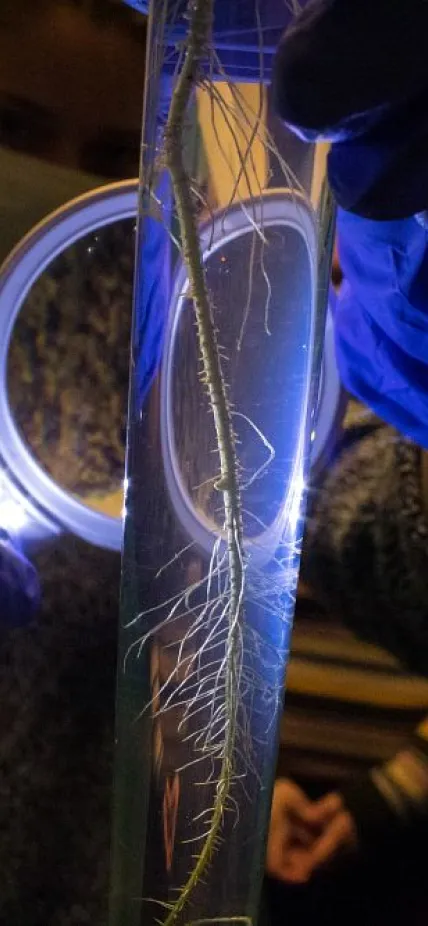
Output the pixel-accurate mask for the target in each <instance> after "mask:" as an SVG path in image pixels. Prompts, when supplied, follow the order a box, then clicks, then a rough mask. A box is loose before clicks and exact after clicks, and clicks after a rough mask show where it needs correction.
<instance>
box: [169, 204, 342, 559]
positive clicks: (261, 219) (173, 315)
mask: <svg viewBox="0 0 428 926" xmlns="http://www.w3.org/2000/svg"><path fill="white" fill-rule="evenodd" d="M258 213H260V215H258ZM250 217H251V222H252V221H253V220H254V222H255V224H257V223H259V224H261V223H263V227H264V228H267V227H274V226H276V227H280V226H287V227H291V228H294V229H295V230H296V232H298V233H299V234H300V235H301V236H302V238H303V240H304V241H305V244H306V249H307V253H308V256H309V262H310V266H311V268H312V287H311V291H312V294H313V299H315V297H316V255H317V225H316V218H315V215H314V212H313V209H312V208H311V207H310V206H309V205H308V203H307V200H306V199H305V197H303V196H301V195H298V194H296V192H295V191H294V190H286V189H280V190H269V191H267V192H266V193H264V195H263V201H262V202H261V203H259V204H257V203H251V204H250V203H248V204H247V208H245V204H241V203H237V204H236V205H234V206H233V207H231V208H229V209H228V210H227V213H223V211H221V212H220V213H218V215H217V216H216V217H214V219H213V220H211V221H209V222H208V223H207V224H206V226H205V227H204V228H203V229H202V230H201V234H200V242H201V249H202V253H203V256H204V260H205V261H207V260H208V259H209V257H211V256H213V255H214V254H215V253H216V251H218V250H219V248H221V247H224V246H225V245H227V244H228V243H229V242H231V241H233V240H235V239H236V238H239V237H240V236H241V235H243V234H246V233H248V232H249V231H251V228H252V225H251V223H250ZM187 298H188V279H187V273H186V269H185V267H184V265H181V266H180V268H179V270H178V272H177V274H176V277H175V279H174V285H173V291H172V299H171V306H170V313H169V324H168V330H167V334H166V341H165V351H164V362H163V371H162V382H161V440H162V447H163V461H164V467H165V474H166V480H167V485H168V490H169V493H170V497H171V501H172V504H173V506H174V510H175V512H176V514H177V516H178V517H179V519H180V522H181V524H182V525H183V527H184V528H185V530H186V533H187V534H188V536H190V537H191V538H192V540H193V541H194V542H196V543H197V544H198V545H199V546H200V547H201V548H202V549H203V550H204V551H205V552H206V553H207V554H208V555H210V554H211V551H212V548H213V543H214V540H215V537H216V536H218V527H217V525H215V524H213V522H212V521H210V520H209V519H208V518H204V517H203V515H202V514H200V513H198V512H197V511H196V509H195V506H194V505H193V503H192V500H191V498H190V496H189V493H188V490H187V488H186V486H185V485H184V483H183V479H182V474H181V470H180V466H179V464H178V461H177V457H176V449H175V433H174V421H173V409H172V387H171V380H172V366H173V356H174V344H175V338H176V333H177V327H178V322H179V319H180V315H181V312H182V310H183V308H184V305H185V303H186V299H187ZM328 311H329V318H328V323H327V335H328V336H329V348H328V351H327V352H326V356H325V360H326V361H327V364H325V362H324V364H323V366H324V368H323V373H322V378H321V396H320V405H319V414H320V418H321V419H322V418H323V424H322V426H321V427H320V428H319V429H318V431H317V436H316V438H315V440H314V445H313V450H312V461H313V464H315V463H316V461H317V459H318V458H320V457H321V456H322V454H323V452H324V450H325V446H326V443H327V441H328V438H329V434H330V433H331V430H332V428H333V425H334V422H335V420H336V417H337V414H338V407H339V404H340V394H341V387H340V383H339V379H338V375H337V370H336V365H335V362H334V356H332V354H333V348H332V344H331V340H332V337H331V333H332V319H331V315H330V310H328ZM311 313H312V322H311V327H312V331H311V339H310V343H311V348H312V342H313V326H314V324H315V312H314V305H312V307H311ZM309 363H310V360H309ZM325 402H327V403H328V410H327V414H325V413H324V407H325V406H324V403H325ZM323 413H324V416H323ZM295 465H296V468H297V470H298V469H299V466H300V465H301V461H300V460H296V462H295ZM283 529H284V511H280V512H279V513H278V515H277V517H276V519H275V521H274V522H273V524H272V525H271V526H270V527H269V529H268V530H267V531H265V532H264V533H263V535H262V536H259V537H258V538H255V539H254V540H253V541H251V546H252V549H253V555H254V556H257V557H258V558H260V557H265V556H266V555H268V556H270V555H271V552H272V550H273V549H275V548H276V547H277V545H278V542H279V539H280V536H281V534H282V532H283Z"/></svg>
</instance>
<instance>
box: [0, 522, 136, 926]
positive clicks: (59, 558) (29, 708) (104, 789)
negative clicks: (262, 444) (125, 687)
mask: <svg viewBox="0 0 428 926" xmlns="http://www.w3.org/2000/svg"><path fill="white" fill-rule="evenodd" d="M37 565H38V567H39V568H40V572H41V576H42V581H43V605H42V610H41V613H40V614H39V616H38V620H37V622H36V623H34V625H33V626H31V627H29V628H26V629H23V630H19V631H17V632H14V633H12V634H9V635H3V636H1V637H0V647H1V669H0V716H1V730H2V734H1V737H0V834H1V836H0V924H1V926H84V924H87V923H88V924H89V923H90V924H91V926H105V924H106V909H107V895H108V867H109V840H110V813H111V807H110V802H111V788H112V756H113V739H114V694H115V662H116V630H117V622H118V608H119V581H120V558H119V557H118V556H117V555H116V554H112V553H105V552H102V551H99V550H96V549H94V548H90V547H87V546H86V545H84V544H82V543H80V542H77V541H75V540H74V539H73V538H63V539H61V540H60V541H59V542H58V543H57V544H56V546H55V548H54V549H51V550H45V551H44V552H43V553H41V554H39V556H38V557H37Z"/></svg>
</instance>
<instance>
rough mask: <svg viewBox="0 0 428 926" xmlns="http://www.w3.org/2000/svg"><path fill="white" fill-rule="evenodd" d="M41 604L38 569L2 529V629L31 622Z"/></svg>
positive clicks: (0, 549)
mask: <svg viewBox="0 0 428 926" xmlns="http://www.w3.org/2000/svg"><path fill="white" fill-rule="evenodd" d="M39 603H40V585H39V580H38V576H37V572H36V570H35V569H34V567H33V566H32V565H31V563H29V562H28V560H27V559H25V557H24V556H23V555H22V553H20V552H19V550H17V549H16V547H15V546H14V545H13V544H12V543H11V541H10V540H9V538H8V536H7V534H6V533H4V532H0V630H2V629H4V628H5V627H6V628H8V629H10V628H11V627H22V626H24V625H25V624H28V623H29V621H30V620H31V619H32V617H33V616H34V614H35V612H36V610H37V608H38V606H39Z"/></svg>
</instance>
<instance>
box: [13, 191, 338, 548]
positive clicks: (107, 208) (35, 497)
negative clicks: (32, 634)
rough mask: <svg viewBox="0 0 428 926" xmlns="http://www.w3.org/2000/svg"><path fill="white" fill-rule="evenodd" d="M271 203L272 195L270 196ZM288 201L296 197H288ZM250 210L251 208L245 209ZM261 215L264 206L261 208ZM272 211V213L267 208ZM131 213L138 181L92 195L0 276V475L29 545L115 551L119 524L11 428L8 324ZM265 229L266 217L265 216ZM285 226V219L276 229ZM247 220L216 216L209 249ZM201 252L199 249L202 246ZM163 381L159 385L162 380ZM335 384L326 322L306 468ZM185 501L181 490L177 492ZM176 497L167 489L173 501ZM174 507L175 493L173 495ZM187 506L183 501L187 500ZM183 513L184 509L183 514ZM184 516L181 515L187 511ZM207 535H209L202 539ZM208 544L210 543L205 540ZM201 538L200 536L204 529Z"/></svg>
mask: <svg viewBox="0 0 428 926" xmlns="http://www.w3.org/2000/svg"><path fill="white" fill-rule="evenodd" d="M280 195H281V197H282V199H281V208H283V206H284V191H281V193H280ZM276 196H277V198H278V193H277V194H276ZM293 199H294V201H295V194H293ZM267 200H269V201H271V202H273V201H274V200H273V199H272V194H271V193H267V194H266V201H267ZM252 208H254V207H253V206H252ZM263 208H264V210H265V206H264V207H263ZM269 208H271V207H269ZM137 210H138V180H129V181H125V182H123V183H114V184H110V185H108V186H105V187H101V188H100V189H97V190H94V191H92V192H91V193H88V194H86V195H84V196H81V197H79V198H78V199H75V200H73V201H72V202H71V203H68V204H67V205H66V206H64V207H63V208H62V209H60V210H58V211H56V212H54V213H52V214H51V215H50V216H48V218H47V219H46V220H44V221H43V222H41V223H40V224H39V225H37V226H36V227H35V228H34V229H33V230H32V231H31V232H30V233H29V234H28V235H27V236H26V237H25V238H24V239H23V240H22V241H21V242H20V244H19V245H18V246H17V247H16V248H15V249H14V251H13V252H12V253H11V255H10V256H9V258H8V259H7V261H6V262H5V263H4V264H3V266H2V267H1V268H0V421H1V434H0V467H1V470H2V476H3V481H5V480H6V482H8V483H9V485H10V493H11V496H12V497H13V498H14V499H16V501H17V502H18V501H21V502H22V505H23V507H24V508H25V510H26V512H27V514H28V532H29V534H30V536H31V537H33V538H35V539H42V538H43V537H46V536H48V535H49V534H55V533H58V532H60V531H61V530H64V529H65V530H68V531H70V532H72V533H74V534H76V535H77V536H79V537H81V538H82V539H84V540H86V541H88V542H89V543H93V544H95V545H97V546H103V547H104V548H106V549H112V550H119V549H120V548H121V544H122V522H121V519H120V518H113V517H111V516H108V515H103V514H102V513H101V512H97V511H96V510H94V509H91V508H89V507H88V506H87V505H85V504H84V503H83V502H81V501H79V500H78V499H77V498H75V497H74V496H73V495H71V494H70V493H68V492H67V491H65V490H64V489H62V488H61V487H60V486H58V484H57V483H55V482H54V481H53V479H51V477H50V476H49V475H48V473H47V472H46V471H45V470H43V469H42V467H41V466H40V465H39V463H38V462H37V460H36V459H35V457H34V456H33V454H32V453H31V451H30V450H29V448H28V446H27V444H26V443H25V442H24V440H23V438H22V436H21V434H20V432H19V430H18V428H17V427H16V424H15V421H14V418H13V415H12V411H11V409H10V406H9V403H8V396H7V359H8V349H9V343H10V339H11V336H12V332H13V327H14V324H15V320H16V318H17V316H18V314H19V312H20V310H21V308H22V304H23V302H24V301H25V299H26V297H27V295H28V292H29V291H30V289H31V287H32V286H33V284H34V283H35V282H36V280H37V279H38V278H39V276H40V275H41V273H43V272H44V270H46V268H47V267H48V266H49V265H50V263H51V262H52V261H53V260H54V259H55V258H56V257H57V256H58V255H59V254H61V253H62V252H63V251H64V250H65V249H66V248H67V247H69V246H70V245H72V244H74V243H75V242H76V241H78V240H80V239H81V238H83V237H85V235H88V234H90V233H91V232H94V231H97V230H98V229H100V228H103V227H104V226H106V225H109V224H111V223H113V222H116V221H120V220H121V219H126V218H136V216H137ZM264 221H266V215H265V212H264ZM278 224H284V216H282V222H279V223H278ZM248 228H249V223H248V219H247V220H245V217H244V215H243V213H242V209H241V207H240V206H239V207H237V208H236V210H235V209H231V210H229V214H228V216H226V217H225V216H223V214H222V215H221V228H220V220H219V222H218V223H217V225H216V238H215V246H216V247H217V248H218V247H220V246H221V245H222V244H223V243H225V241H224V236H225V234H226V235H227V236H228V238H227V240H232V238H234V237H237V235H239V234H242V233H245V232H248ZM211 237H212V224H211V223H210V225H209V228H208V227H207V229H206V238H205V247H206V246H207V242H208V240H209V241H210V243H212V245H213V247H212V248H211V250H210V251H209V253H210V254H211V253H213V248H214V242H211ZM203 246H204V245H203ZM185 285H186V272H185V268H184V266H183V265H182V266H181V267H180V269H179V270H178V272H177V276H176V279H175V286H174V290H173V291H174V296H173V304H172V307H171V311H170V314H169V317H170V324H174V319H176V318H177V317H178V315H177V311H178V306H177V303H178V302H179V299H180V294H182V292H183V286H185ZM163 381H164V377H163ZM340 394H341V389H340V383H339V379H338V375H337V370H336V364H335V362H334V349H333V345H332V318H331V314H330V313H329V315H328V319H327V331H326V344H325V357H324V363H323V371H322V387H321V400H320V409H319V421H318V428H317V436H316V439H315V442H314V450H313V461H314V463H315V465H316V463H317V461H318V460H319V459H320V457H321V456H323V454H324V448H325V445H326V443H327V442H328V439H329V435H330V433H331V428H332V427H333V426H334V423H335V422H336V421H337V417H338V409H339V405H340ZM165 426H166V418H165V419H164V426H163V432H162V433H163V443H164V454H165V461H164V462H165V470H166V472H167V475H168V474H169V477H170V479H169V482H170V488H172V487H173V486H174V485H175V486H176V487H177V481H176V478H175V476H174V466H173V465H171V460H170V449H169V443H168V441H167V440H165ZM183 491H184V493H185V490H184V489H183ZM176 496H177V491H174V489H173V497H174V498H175V500H176V501H178V499H177V498H176ZM178 496H179V498H180V497H181V502H182V501H183V498H182V494H181V492H179V493H178ZM189 501H190V500H189ZM185 507H186V506H185ZM185 514H188V511H187V509H186V511H185ZM193 522H194V527H195V528H197V527H198V525H199V527H200V522H199V519H198V518H197V517H196V516H195V514H194V513H193ZM209 533H210V532H209ZM210 537H212V535H211V533H210ZM203 538H204V539H205V541H206V539H207V537H206V528H205V527H204V528H203Z"/></svg>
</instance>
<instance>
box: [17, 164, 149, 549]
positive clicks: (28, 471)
mask: <svg viewBox="0 0 428 926" xmlns="http://www.w3.org/2000/svg"><path fill="white" fill-rule="evenodd" d="M137 203H138V183H137V181H135V180H130V181H126V182H124V183H116V184H111V185H109V186H107V187H101V188H100V189H98V190H94V191H93V192H91V193H88V194H86V195H85V196H81V197H79V198H78V199H75V200H73V201H72V202H71V203H68V204H67V205H66V206H64V207H63V208H62V209H60V210H58V211H57V212H54V213H53V214H52V215H50V216H48V218H47V219H46V220H45V221H43V222H42V223H40V224H39V225H37V226H36V227H35V228H34V229H33V230H32V231H31V232H30V234H29V235H27V236H26V237H25V238H24V239H23V240H22V241H21V242H20V244H19V245H18V247H17V248H15V249H14V250H13V251H12V253H11V255H10V256H9V258H8V259H7V261H6V262H5V263H4V264H3V266H2V268H1V270H0V422H1V435H0V468H1V469H2V470H3V474H2V475H3V492H2V499H3V507H5V505H6V504H7V502H6V490H5V484H6V482H7V483H8V488H9V491H10V497H11V498H13V499H14V500H15V502H16V501H18V499H19V500H20V502H21V506H22V507H23V508H24V510H26V512H27V513H28V523H27V525H26V529H25V526H24V527H23V526H22V525H21V526H20V530H19V533H20V535H22V537H23V541H24V544H25V542H31V541H32V540H34V541H40V540H42V539H46V538H47V537H49V535H51V534H55V533H58V532H60V531H61V530H66V531H69V532H71V533H73V534H76V535H77V536H79V537H81V538H82V539H83V540H86V541H88V542H89V543H93V544H95V545H97V546H102V547H104V548H106V549H110V550H120V548H121V545H122V522H121V519H120V518H112V517H110V516H108V515H104V514H102V513H101V512H98V511H95V510H91V509H90V508H88V507H87V506H86V505H85V504H83V503H82V502H80V501H79V500H78V499H77V498H74V497H73V495H71V494H70V493H68V492H66V491H65V490H64V489H62V488H61V487H60V486H59V485H57V483H56V482H54V480H53V479H51V477H50V476H49V475H48V473H47V472H45V470H43V469H42V467H41V466H40V465H39V463H38V462H37V461H36V459H35V457H34V456H33V454H32V453H31V451H30V450H29V448H28V446H27V444H26V443H25V442H24V440H23V439H22V436H21V434H20V432H19V430H18V428H17V426H16V424H15V421H14V418H13V414H12V411H11V408H10V405H9V401H8V394H7V356H8V350H9V343H10V339H11V336H12V331H13V326H14V323H15V319H16V318H17V316H18V314H19V312H20V310H21V307H22V304H23V302H24V300H25V299H26V296H27V294H28V292H29V291H30V289H31V287H32V286H33V284H34V283H35V281H36V280H37V279H38V278H39V277H40V275H41V274H42V273H43V271H44V270H46V268H47V267H48V266H49V265H50V264H51V263H52V261H53V260H54V259H55V257H57V256H58V255H59V254H61V253H62V252H63V251H64V250H65V249H66V248H68V247H70V245H72V244H74V242H75V241H77V240H79V239H80V238H83V237H85V236H86V235H88V234H90V233H91V232H94V231H96V230H97V229H99V228H103V227H104V226H106V225H110V224H111V223H112V222H117V221H119V220H121V219H126V218H135V217H136V214H137ZM0 506H1V499H0ZM6 510H7V511H10V507H9V508H7V509H6ZM0 520H1V507H0ZM10 520H11V523H10V525H8V527H9V529H10V531H11V533H12V534H13V519H12V518H10ZM18 520H19V519H18ZM2 526H3V525H2ZM26 534H27V536H26Z"/></svg>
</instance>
